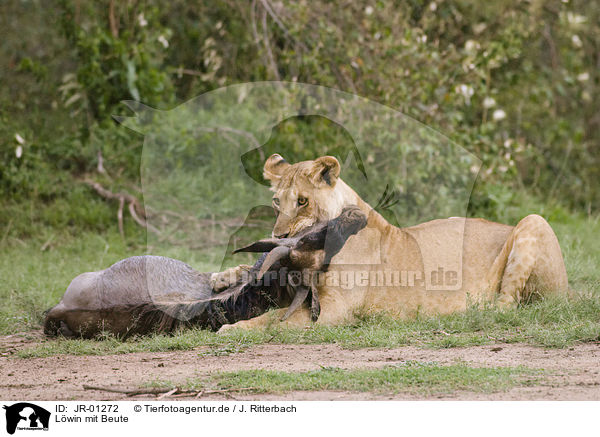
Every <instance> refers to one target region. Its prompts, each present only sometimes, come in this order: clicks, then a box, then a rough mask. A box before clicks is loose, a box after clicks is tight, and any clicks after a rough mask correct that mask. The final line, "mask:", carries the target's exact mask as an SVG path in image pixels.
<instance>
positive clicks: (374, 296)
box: [221, 154, 568, 331]
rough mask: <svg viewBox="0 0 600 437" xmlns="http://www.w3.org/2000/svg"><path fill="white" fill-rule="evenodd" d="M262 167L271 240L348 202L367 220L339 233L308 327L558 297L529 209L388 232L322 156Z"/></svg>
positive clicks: (554, 246) (559, 288)
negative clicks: (506, 219)
mask: <svg viewBox="0 0 600 437" xmlns="http://www.w3.org/2000/svg"><path fill="white" fill-rule="evenodd" d="M263 170H264V173H263V174H264V177H265V178H266V179H267V180H269V181H270V183H271V190H272V191H273V192H274V195H273V207H274V208H275V210H276V212H277V214H278V217H277V221H276V223H275V227H274V229H273V236H274V237H284V236H292V235H294V234H296V233H298V232H299V231H301V230H302V229H305V228H306V227H308V226H311V225H313V224H314V223H316V222H318V221H323V220H330V219H332V218H334V217H336V216H337V215H339V214H340V212H341V210H342V208H344V207H346V206H349V205H357V206H358V207H359V208H360V209H361V210H362V211H363V212H364V213H365V214H366V215H367V217H368V221H367V226H366V227H365V228H363V229H362V230H361V231H360V232H358V233H357V234H356V235H354V236H352V237H350V238H349V239H348V241H347V242H346V244H345V246H344V247H343V248H342V249H341V250H340V252H339V253H338V254H337V255H336V256H334V257H333V258H332V260H331V264H330V266H329V271H328V275H327V277H326V280H325V281H324V282H321V283H319V284H318V294H319V298H320V304H321V314H320V317H319V320H318V322H317V323H321V324H327V325H335V324H340V323H343V322H347V321H349V320H350V319H351V318H352V317H353V315H354V314H355V313H356V311H357V310H363V311H368V312H371V311H385V312H387V313H390V314H392V315H394V316H396V317H410V316H414V315H416V314H417V313H421V314H423V313H425V314H447V313H451V312H455V311H461V310H465V309H466V307H467V305H468V302H469V301H472V302H495V303H497V304H499V305H501V306H511V305H516V304H517V303H519V302H522V301H526V300H529V299H530V298H531V297H532V296H534V295H539V296H542V295H547V294H549V293H558V294H565V293H567V290H568V284H567V273H566V270H565V265H564V261H563V257H562V253H561V250H560V246H559V244H558V240H557V238H556V236H555V234H554V232H553V231H552V228H551V227H550V225H549V224H548V222H546V220H544V219H543V218H542V217H540V216H539V215H536V214H532V215H528V216H527V217H525V218H523V219H522V220H521V221H520V222H519V223H518V224H517V225H516V226H507V225H503V224H500V223H494V222H490V221H487V220H483V219H465V218H449V219H440V220H433V221H429V222H426V223H422V224H420V225H417V226H411V227H407V228H398V227H395V226H392V225H391V224H389V223H388V222H387V221H386V220H385V219H384V218H383V217H382V216H381V215H380V214H379V213H377V212H376V211H375V210H373V208H372V207H371V206H369V205H368V204H367V203H366V202H364V201H363V200H362V199H361V198H360V197H359V196H358V195H357V194H356V192H355V191H354V190H352V189H351V188H350V187H349V186H348V185H347V184H345V183H344V181H342V180H341V179H340V178H339V175H340V164H339V162H338V160H337V159H336V158H334V157H332V156H323V157H320V158H318V159H316V160H314V161H304V162H299V163H296V164H289V163H288V162H286V161H285V159H283V157H281V156H280V155H278V154H274V155H272V156H270V157H269V158H268V159H267V160H266V162H265V164H264V169H263ZM352 275H353V281H354V284H353V286H351V287H348V286H344V284H343V283H342V282H343V281H341V280H340V278H349V277H352ZM346 285H348V284H346ZM275 311H278V314H277V316H276V317H273V316H272V315H271V314H270V313H266V314H263V315H261V316H258V317H255V318H253V319H250V320H245V321H240V322H237V323H235V324H232V325H224V326H223V327H222V328H221V331H223V330H227V329H230V328H232V327H240V328H253V327H260V326H265V325H266V324H269V323H272V322H273V321H277V320H280V319H281V315H282V314H284V313H285V312H286V309H285V308H284V309H280V310H275ZM310 321H311V317H310V312H309V309H308V308H302V309H300V310H298V311H296V312H295V313H294V314H293V315H292V316H291V317H289V318H288V319H287V320H286V321H285V323H287V324H291V325H295V326H305V325H308V324H309V323H310ZM275 323H283V322H275Z"/></svg>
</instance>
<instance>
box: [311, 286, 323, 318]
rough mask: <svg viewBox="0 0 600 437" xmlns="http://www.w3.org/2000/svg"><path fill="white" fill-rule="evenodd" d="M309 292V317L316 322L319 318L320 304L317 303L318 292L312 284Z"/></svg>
mask: <svg viewBox="0 0 600 437" xmlns="http://www.w3.org/2000/svg"><path fill="white" fill-rule="evenodd" d="M310 293H311V296H312V298H311V301H310V319H311V320H312V321H313V322H316V321H317V320H318V319H319V314H321V304H320V303H319V292H318V291H317V287H315V285H314V284H310Z"/></svg>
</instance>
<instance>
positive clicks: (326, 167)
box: [310, 156, 340, 187]
mask: <svg viewBox="0 0 600 437" xmlns="http://www.w3.org/2000/svg"><path fill="white" fill-rule="evenodd" d="M310 174H311V179H312V181H313V183H314V184H315V185H316V186H319V185H322V184H327V185H329V186H331V187H334V186H335V183H336V182H337V179H338V177H339V176H340V163H339V162H338V160H337V159H335V158H334V157H333V156H321V157H320V158H317V159H315V162H314V164H313V166H312V169H311V171H310Z"/></svg>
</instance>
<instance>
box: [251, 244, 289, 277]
mask: <svg viewBox="0 0 600 437" xmlns="http://www.w3.org/2000/svg"><path fill="white" fill-rule="evenodd" d="M290 251H291V249H290V248H289V247H285V246H279V247H276V248H275V249H273V250H271V251H270V252H269V254H268V255H267V257H266V258H265V260H264V262H263V264H262V266H261V268H260V271H259V272H258V276H257V278H256V279H257V280H258V281H260V280H261V279H262V277H263V276H264V274H265V273H266V272H267V271H268V270H269V269H270V268H271V266H272V265H273V264H275V263H276V262H277V261H279V260H281V259H284V258H287V257H289V256H290Z"/></svg>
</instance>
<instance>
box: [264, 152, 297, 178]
mask: <svg viewBox="0 0 600 437" xmlns="http://www.w3.org/2000/svg"><path fill="white" fill-rule="evenodd" d="M289 166H290V164H289V163H288V162H287V161H286V160H285V159H283V157H282V156H281V155H280V154H278V153H275V154H273V155H271V156H269V157H268V158H267V160H266V161H265V166H264V167H263V177H264V178H265V179H266V180H268V181H270V182H271V185H275V184H277V182H278V181H279V179H281V175H282V174H283V172H284V171H285V170H286V169H287V168H288V167H289Z"/></svg>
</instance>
